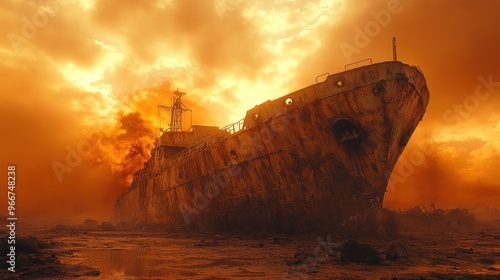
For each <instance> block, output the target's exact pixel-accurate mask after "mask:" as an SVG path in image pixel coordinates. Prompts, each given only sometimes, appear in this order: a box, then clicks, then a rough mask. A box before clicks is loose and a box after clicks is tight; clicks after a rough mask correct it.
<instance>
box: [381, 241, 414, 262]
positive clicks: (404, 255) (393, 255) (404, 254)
mask: <svg viewBox="0 0 500 280" xmlns="http://www.w3.org/2000/svg"><path fill="white" fill-rule="evenodd" d="M409 256H410V249H409V248H408V247H407V246H406V245H404V244H402V243H400V242H398V241H396V242H393V243H391V244H390V245H389V247H387V249H386V250H385V258H386V259H388V260H398V259H408V258H409Z"/></svg>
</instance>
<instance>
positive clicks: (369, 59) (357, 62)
mask: <svg viewBox="0 0 500 280" xmlns="http://www.w3.org/2000/svg"><path fill="white" fill-rule="evenodd" d="M365 61H369V62H370V64H369V65H371V64H373V61H372V59H371V58H367V59H363V60H360V61H356V62H352V63H349V64H346V65H345V66H344V71H347V66H352V65H354V64H359V63H362V62H365Z"/></svg>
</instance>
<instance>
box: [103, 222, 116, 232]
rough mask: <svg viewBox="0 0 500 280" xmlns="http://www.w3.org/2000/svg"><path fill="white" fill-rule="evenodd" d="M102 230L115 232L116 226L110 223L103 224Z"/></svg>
mask: <svg viewBox="0 0 500 280" xmlns="http://www.w3.org/2000/svg"><path fill="white" fill-rule="evenodd" d="M101 229H102V230H106V231H113V230H115V226H114V225H113V224H112V223H110V222H102V223H101Z"/></svg>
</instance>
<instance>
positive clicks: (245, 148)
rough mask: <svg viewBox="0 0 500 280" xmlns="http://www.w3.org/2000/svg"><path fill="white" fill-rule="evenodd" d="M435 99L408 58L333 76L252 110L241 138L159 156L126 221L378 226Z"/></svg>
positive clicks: (129, 197)
mask: <svg viewBox="0 0 500 280" xmlns="http://www.w3.org/2000/svg"><path fill="white" fill-rule="evenodd" d="M428 100H429V92H428V89H427V86H426V83H425V78H424V76H423V74H422V73H421V72H420V71H419V70H418V69H417V68H415V67H411V66H408V65H405V64H402V63H400V62H384V63H379V64H374V65H369V66H365V67H361V68H357V69H354V70H350V71H346V72H341V73H338V74H334V75H330V76H329V77H328V78H327V80H326V81H324V82H321V83H317V84H314V85H312V86H309V87H307V88H304V89H301V90H299V91H296V92H293V93H291V94H289V95H286V96H283V97H281V98H279V99H276V100H273V101H268V102H265V103H263V104H261V105H259V106H257V107H255V108H253V109H252V110H250V111H248V112H247V116H246V118H245V121H244V124H245V128H244V129H243V130H241V131H239V132H236V133H233V134H226V135H224V136H223V137H220V139H217V141H215V142H207V143H209V144H207V145H206V146H205V147H202V148H199V149H197V150H195V151H194V152H192V153H190V154H186V155H183V156H182V157H180V158H178V159H177V160H176V161H175V162H174V161H172V160H171V159H162V158H157V157H156V158H155V159H154V160H155V161H156V164H148V168H146V169H144V170H141V171H140V172H138V173H140V176H136V177H135V179H134V181H133V183H132V186H131V188H130V189H129V190H127V191H126V192H124V193H123V194H122V195H121V196H120V197H119V199H118V200H117V203H116V214H117V217H118V218H119V219H122V220H130V219H136V220H141V221H144V222H146V223H155V224H164V225H170V226H173V227H184V226H190V227H197V228H217V229H223V230H226V229H234V228H252V229H257V228H260V229H267V230H275V231H310V230H328V231H342V230H347V228H348V227H351V226H352V223H353V221H355V222H356V223H360V224H363V223H364V224H367V223H368V224H369V221H367V220H366V219H370V218H367V217H373V215H372V214H373V213H375V212H376V211H377V210H378V209H380V208H381V207H382V202H383V197H384V193H385V191H386V186H387V182H388V178H389V176H390V174H391V172H392V169H393V167H394V165H395V164H396V161H397V159H398V158H399V156H400V154H401V153H402V151H403V149H404V147H405V146H406V143H407V141H408V139H409V137H410V136H411V134H412V133H413V131H414V129H415V128H416V126H417V124H418V123H419V121H420V120H421V119H422V117H423V115H424V112H425V108H426V106H427V103H428ZM154 154H155V151H153V157H155V156H154ZM153 157H152V160H153ZM358 227H359V225H358ZM349 230H352V229H349Z"/></svg>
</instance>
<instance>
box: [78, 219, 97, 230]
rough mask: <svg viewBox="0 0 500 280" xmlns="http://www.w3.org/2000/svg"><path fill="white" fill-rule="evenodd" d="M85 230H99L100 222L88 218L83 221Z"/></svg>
mask: <svg viewBox="0 0 500 280" xmlns="http://www.w3.org/2000/svg"><path fill="white" fill-rule="evenodd" d="M82 229H83V230H99V222H98V221H96V220H93V219H86V220H85V221H83V225H82Z"/></svg>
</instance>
